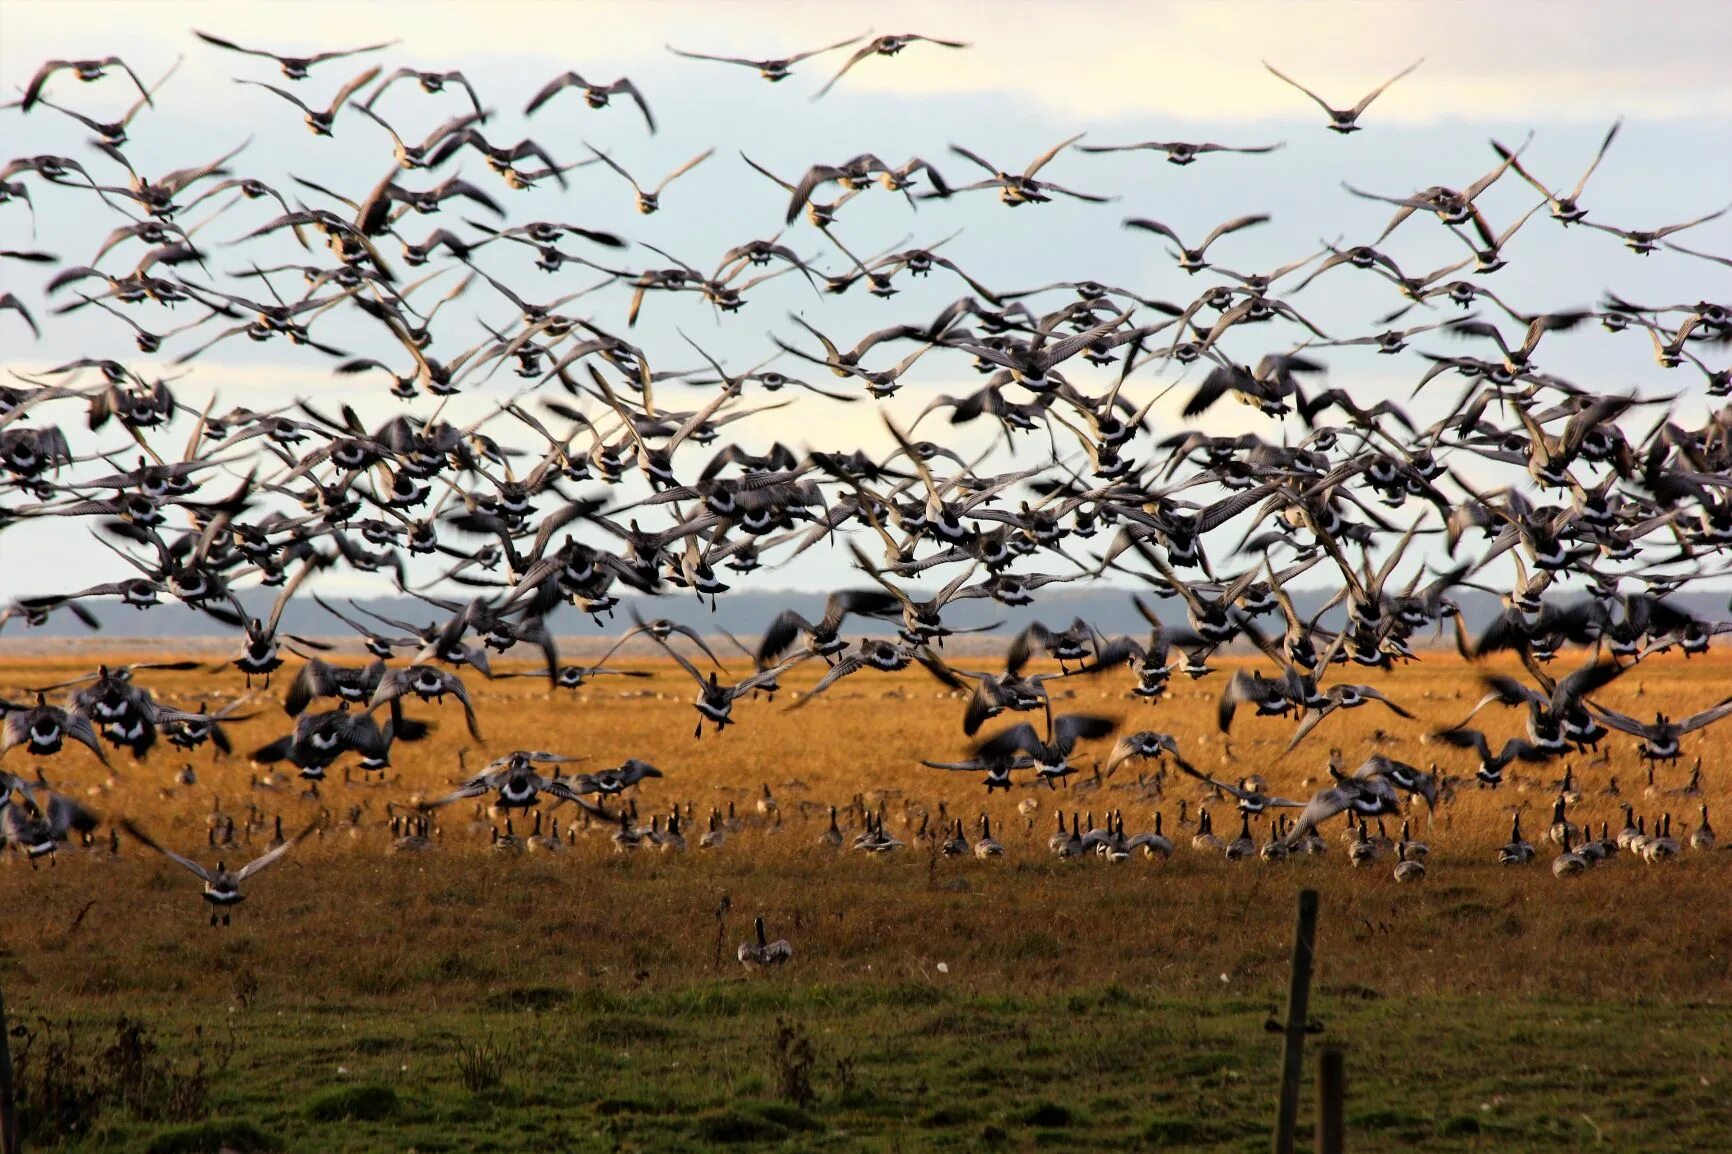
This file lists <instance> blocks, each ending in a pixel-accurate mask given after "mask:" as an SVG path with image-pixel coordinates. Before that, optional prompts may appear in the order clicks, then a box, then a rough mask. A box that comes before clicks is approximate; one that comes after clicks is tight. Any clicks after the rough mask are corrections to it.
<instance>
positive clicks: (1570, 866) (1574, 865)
mask: <svg viewBox="0 0 1732 1154" xmlns="http://www.w3.org/2000/svg"><path fill="white" fill-rule="evenodd" d="M1561 844H1562V845H1563V852H1562V853H1560V854H1558V856H1557V857H1555V858H1553V859H1552V876H1553V877H1560V878H1569V877H1575V876H1576V875H1577V874H1580V873H1586V872H1587V869H1588V867H1589V866H1590V865H1592V864H1593V863H1592V862H1591V861H1590V860H1589V859H1588V857H1587V856H1586V855H1585V854H1582V853H1579V852H1577V851H1576V850H1575V849H1573V848H1571V847H1572V839H1571V837H1570V831H1569V829H1568V828H1567V827H1566V828H1565V830H1564V836H1563V839H1562V843H1561Z"/></svg>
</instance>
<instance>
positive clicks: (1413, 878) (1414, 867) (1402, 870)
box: [1395, 843, 1425, 882]
mask: <svg viewBox="0 0 1732 1154" xmlns="http://www.w3.org/2000/svg"><path fill="white" fill-rule="evenodd" d="M1395 859H1396V860H1395V880H1396V881H1398V882H1417V881H1423V880H1424V879H1425V863H1424V862H1422V861H1416V860H1413V859H1411V858H1409V857H1408V856H1407V845H1406V844H1405V843H1397V845H1396V847H1395Z"/></svg>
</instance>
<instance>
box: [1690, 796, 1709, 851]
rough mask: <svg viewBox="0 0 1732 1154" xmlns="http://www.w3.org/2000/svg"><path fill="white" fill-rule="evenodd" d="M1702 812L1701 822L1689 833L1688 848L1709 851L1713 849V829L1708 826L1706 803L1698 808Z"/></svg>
mask: <svg viewBox="0 0 1732 1154" xmlns="http://www.w3.org/2000/svg"><path fill="white" fill-rule="evenodd" d="M1699 808H1700V809H1701V811H1702V821H1701V823H1700V824H1698V825H1697V826H1696V828H1695V829H1693V830H1691V831H1690V848H1691V849H1699V850H1710V849H1713V848H1714V827H1713V826H1711V825H1709V824H1708V803H1707V802H1703V803H1702V805H1701V806H1700V807H1699Z"/></svg>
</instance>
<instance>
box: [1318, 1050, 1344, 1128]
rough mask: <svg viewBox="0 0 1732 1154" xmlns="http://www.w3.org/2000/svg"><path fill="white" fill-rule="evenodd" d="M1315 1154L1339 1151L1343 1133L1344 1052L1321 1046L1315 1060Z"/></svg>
mask: <svg viewBox="0 0 1732 1154" xmlns="http://www.w3.org/2000/svg"><path fill="white" fill-rule="evenodd" d="M1316 1134H1317V1147H1316V1149H1317V1154H1342V1150H1343V1148H1344V1142H1345V1139H1346V1134H1347V1055H1346V1054H1345V1053H1344V1052H1343V1051H1342V1049H1341V1047H1339V1046H1325V1047H1323V1053H1322V1054H1321V1055H1319V1057H1318V1059H1317V1131H1316Z"/></svg>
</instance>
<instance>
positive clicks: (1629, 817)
mask: <svg viewBox="0 0 1732 1154" xmlns="http://www.w3.org/2000/svg"><path fill="white" fill-rule="evenodd" d="M1619 808H1620V809H1622V810H1623V811H1624V826H1623V828H1622V829H1620V830H1619V831H1618V836H1617V837H1616V838H1615V839H1614V842H1613V844H1614V845H1615V846H1616V847H1617V848H1618V849H1621V850H1627V849H1629V848H1630V843H1631V842H1633V841H1635V840H1636V838H1638V837H1640V836H1641V834H1642V829H1641V827H1640V826H1639V825H1637V824H1636V816H1635V808H1634V807H1633V806H1631V805H1630V804H1629V803H1628V802H1626V803H1624V804H1623V805H1622V806H1620V807H1619Z"/></svg>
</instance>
